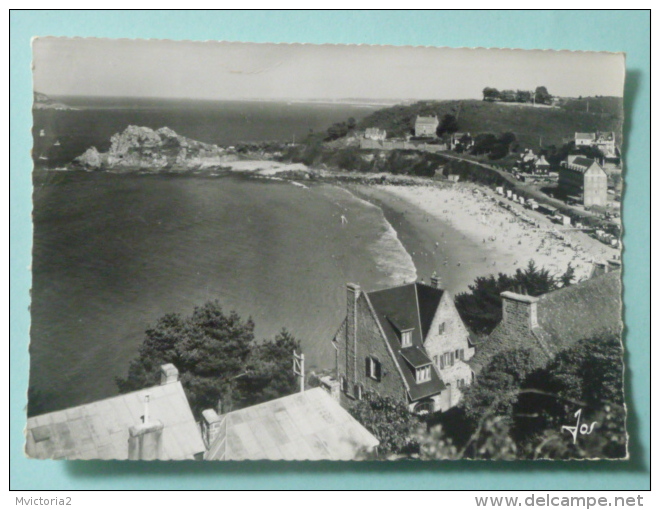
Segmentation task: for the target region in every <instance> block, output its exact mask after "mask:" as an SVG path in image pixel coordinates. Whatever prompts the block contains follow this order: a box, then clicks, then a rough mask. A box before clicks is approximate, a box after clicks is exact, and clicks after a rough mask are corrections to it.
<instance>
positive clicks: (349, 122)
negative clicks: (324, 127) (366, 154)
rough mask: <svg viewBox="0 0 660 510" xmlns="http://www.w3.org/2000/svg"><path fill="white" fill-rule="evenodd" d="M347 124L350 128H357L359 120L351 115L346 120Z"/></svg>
mask: <svg viewBox="0 0 660 510" xmlns="http://www.w3.org/2000/svg"><path fill="white" fill-rule="evenodd" d="M346 126H347V127H348V129H355V126H357V122H356V121H355V118H354V117H349V118H348V120H347V121H346Z"/></svg>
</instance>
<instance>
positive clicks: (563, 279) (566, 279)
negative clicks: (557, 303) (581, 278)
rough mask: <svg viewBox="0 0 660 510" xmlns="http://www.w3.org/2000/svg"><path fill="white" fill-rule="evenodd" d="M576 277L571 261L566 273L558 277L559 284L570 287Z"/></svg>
mask: <svg viewBox="0 0 660 510" xmlns="http://www.w3.org/2000/svg"><path fill="white" fill-rule="evenodd" d="M574 279H575V268H574V267H573V266H572V265H571V263H570V262H569V263H568V267H567V268H566V272H564V274H562V275H561V276H560V277H559V278H558V284H559V285H560V286H561V287H568V286H569V285H570V284H571V283H573V280H574Z"/></svg>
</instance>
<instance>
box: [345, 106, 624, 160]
mask: <svg viewBox="0 0 660 510" xmlns="http://www.w3.org/2000/svg"><path fill="white" fill-rule="evenodd" d="M587 104H588V105H589V106H588V110H589V111H588V112H587ZM447 113H450V114H452V115H454V116H457V117H458V125H459V130H460V131H468V132H470V133H472V134H473V135H474V134H477V133H496V134H499V133H504V132H507V131H511V132H513V133H515V135H516V139H517V140H518V141H519V143H520V144H521V145H523V146H527V147H534V148H535V147H538V145H539V140H540V138H541V137H542V138H543V145H544V146H546V147H547V146H549V145H556V146H560V145H562V144H563V143H565V142H566V141H567V140H568V139H571V138H572V137H573V133H575V132H576V131H582V132H593V131H614V132H615V133H616V137H617V140H621V136H622V128H623V99H622V98H618V97H590V98H582V99H564V100H563V101H562V104H561V106H559V107H556V108H549V107H545V108H544V107H533V106H529V105H521V104H516V103H491V102H487V101H480V100H476V99H472V100H463V101H457V100H451V101H420V102H417V103H414V104H411V105H396V106H392V107H390V108H383V109H382V110H378V111H376V112H374V113H372V114H371V115H369V116H367V117H365V118H364V119H362V121H361V122H360V123H359V125H358V128H359V129H365V128H368V127H378V128H381V129H386V130H387V135H388V137H399V136H404V135H406V134H408V133H410V132H411V129H412V127H413V126H414V124H415V118H416V117H417V115H437V116H438V118H439V119H441V118H442V116H443V115H445V114H447Z"/></svg>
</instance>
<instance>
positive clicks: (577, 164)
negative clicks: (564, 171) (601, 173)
mask: <svg viewBox="0 0 660 510" xmlns="http://www.w3.org/2000/svg"><path fill="white" fill-rule="evenodd" d="M594 164H596V165H597V166H598V167H599V168H600V165H599V164H598V163H596V161H594V160H593V159H589V158H585V157H582V156H578V157H577V158H575V159H574V160H573V161H571V162H570V163H569V164H568V165H566V167H567V168H568V169H569V170H573V171H574V172H579V173H582V174H583V173H585V172H586V171H587V170H589V169H590V168H591V167H592V166H593V165H594Z"/></svg>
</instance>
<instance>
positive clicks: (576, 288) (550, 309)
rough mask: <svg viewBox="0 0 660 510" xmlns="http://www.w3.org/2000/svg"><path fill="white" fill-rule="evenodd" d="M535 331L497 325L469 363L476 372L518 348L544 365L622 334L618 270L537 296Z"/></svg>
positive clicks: (502, 324) (478, 347)
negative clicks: (577, 346) (583, 343)
mask: <svg viewBox="0 0 660 510" xmlns="http://www.w3.org/2000/svg"><path fill="white" fill-rule="evenodd" d="M536 306H537V322H538V326H539V327H537V328H534V329H533V330H532V331H531V332H530V333H528V334H521V333H520V331H519V330H518V329H515V328H509V327H507V324H505V323H504V321H502V322H500V323H499V324H498V325H497V327H496V328H495V329H494V330H493V332H492V333H491V334H490V336H489V337H488V338H487V339H484V340H482V341H481V342H479V343H478V344H477V349H476V354H475V356H474V357H473V358H472V359H471V360H470V361H469V364H470V366H471V367H472V368H473V370H475V372H479V371H480V370H481V369H482V368H483V367H484V366H485V365H487V364H488V361H489V360H490V358H492V356H494V355H495V354H497V353H499V352H502V351H507V350H511V349H517V348H526V349H531V350H532V351H533V352H535V353H536V355H537V356H538V358H539V363H545V362H546V361H547V360H549V359H550V358H552V357H553V356H554V355H556V354H557V353H558V352H559V351H561V350H563V349H565V348H567V347H570V346H571V345H572V344H574V343H575V342H577V341H579V340H582V339H585V338H591V337H598V336H602V335H609V334H615V335H620V334H621V331H622V322H621V272H620V271H619V270H615V271H611V272H609V273H605V274H602V275H600V276H597V277H595V278H591V279H589V280H586V281H583V282H580V283H576V284H574V285H570V286H568V287H564V288H561V289H559V290H555V291H553V292H549V293H548V294H544V295H542V296H539V298H538V301H537V305H536Z"/></svg>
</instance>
